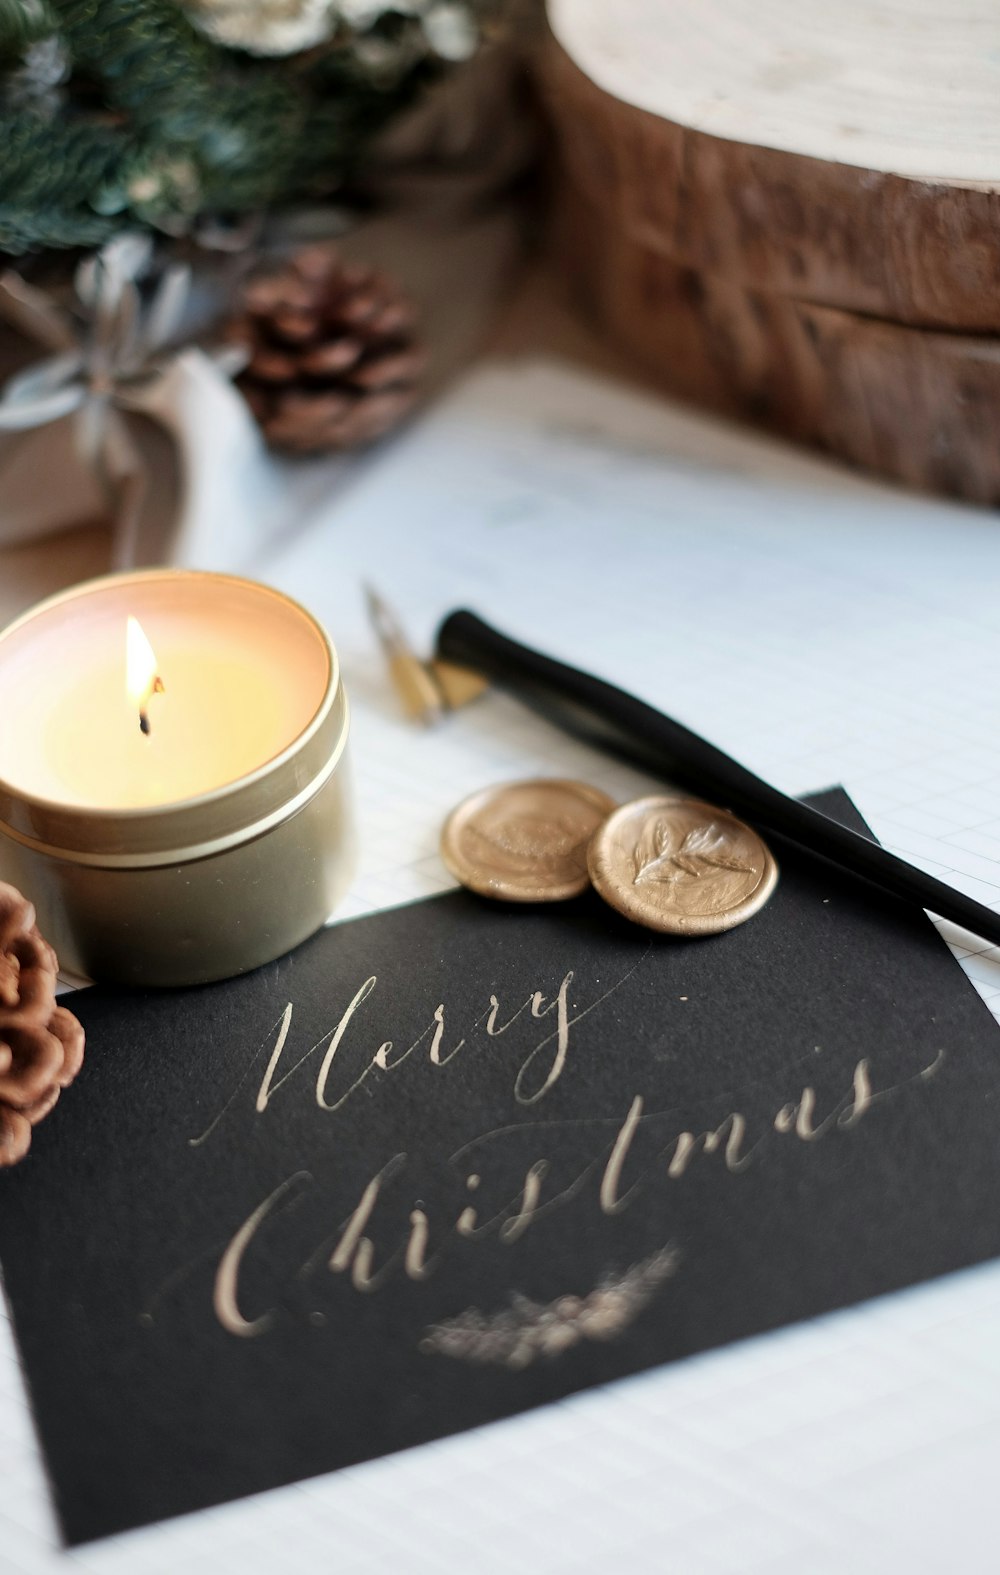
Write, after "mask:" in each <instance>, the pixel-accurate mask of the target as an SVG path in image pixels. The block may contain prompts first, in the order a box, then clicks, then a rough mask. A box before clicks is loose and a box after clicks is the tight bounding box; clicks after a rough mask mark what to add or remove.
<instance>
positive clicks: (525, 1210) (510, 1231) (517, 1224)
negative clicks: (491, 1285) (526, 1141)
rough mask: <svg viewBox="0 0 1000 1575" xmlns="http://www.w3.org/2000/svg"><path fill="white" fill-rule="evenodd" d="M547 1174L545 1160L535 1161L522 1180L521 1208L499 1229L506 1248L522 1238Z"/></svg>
mask: <svg viewBox="0 0 1000 1575" xmlns="http://www.w3.org/2000/svg"><path fill="white" fill-rule="evenodd" d="M548 1173H549V1162H548V1160H547V1159H536V1161H535V1163H534V1164H533V1165H532V1166H531V1167H530V1169H529V1170H528V1173H527V1175H526V1176H525V1178H524V1190H523V1192H522V1194H521V1206H520V1208H519V1209H518V1211H517V1213H516V1214H515V1215H513V1217H512V1218H511V1219H508V1220H505V1221H504V1223H503V1224H502V1225H501V1227H500V1231H499V1235H500V1240H501V1241H502V1242H504V1244H505V1245H506V1246H508V1247H509V1246H510V1244H511V1242H513V1241H517V1240H518V1239H519V1238H520V1237H521V1236H523V1235H524V1233H525V1231H526V1230H527V1228H528V1226H529V1225H530V1224H531V1220H532V1216H533V1215H534V1212H535V1210H536V1209H537V1207H538V1199H539V1197H540V1196H541V1191H542V1182H543V1181H544V1180H545V1177H546V1176H547V1175H548Z"/></svg>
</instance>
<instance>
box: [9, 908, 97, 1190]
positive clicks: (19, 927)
mask: <svg viewBox="0 0 1000 1575" xmlns="http://www.w3.org/2000/svg"><path fill="white" fill-rule="evenodd" d="M58 967H59V964H58V962H57V961H56V954H55V952H54V951H53V950H52V947H51V946H50V945H49V944H48V942H47V941H43V940H42V937H41V936H40V935H39V933H38V930H37V929H36V927H35V910H34V908H33V907H32V906H31V903H30V902H26V901H25V899H24V898H23V897H22V896H21V893H20V892H19V891H16V890H15V889H14V887H13V886H7V885H5V884H4V883H3V882H2V881H0V1167H2V1166H4V1165H16V1164H17V1162H18V1160H19V1159H23V1158H24V1156H25V1154H26V1153H27V1152H28V1148H29V1147H30V1144H31V1129H32V1127H33V1126H36V1125H37V1124H38V1122H39V1121H41V1119H42V1117H43V1116H47V1115H48V1113H49V1111H50V1110H51V1109H52V1107H53V1105H54V1104H55V1102H56V1100H57V1099H58V1098H59V1095H60V1092H61V1091H62V1089H64V1088H65V1087H66V1086H67V1084H69V1083H72V1081H73V1079H74V1077H75V1076H76V1074H77V1072H79V1070H80V1067H81V1065H82V1064H83V1029H82V1027H81V1026H80V1024H79V1023H78V1022H77V1020H76V1018H75V1017H74V1016H73V1014H72V1012H68V1011H67V1010H66V1008H65V1007H64V1006H57V1005H56V974H57V972H58Z"/></svg>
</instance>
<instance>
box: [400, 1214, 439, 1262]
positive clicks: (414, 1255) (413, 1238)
mask: <svg viewBox="0 0 1000 1575" xmlns="http://www.w3.org/2000/svg"><path fill="white" fill-rule="evenodd" d="M403 1267H404V1269H405V1270H406V1273H407V1274H408V1275H409V1277H410V1279H411V1280H426V1279H427V1277H428V1276H429V1275H431V1274H433V1273H434V1270H435V1268H436V1267H437V1260H436V1259H432V1260H431V1262H430V1263H428V1261H427V1215H426V1214H425V1213H424V1211H423V1209H421V1208H416V1209H414V1210H413V1212H412V1213H411V1215H410V1239H409V1241H408V1242H407V1243H406V1255H405V1257H404V1259H403Z"/></svg>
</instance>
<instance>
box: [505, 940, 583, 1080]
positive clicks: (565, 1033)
mask: <svg viewBox="0 0 1000 1575" xmlns="http://www.w3.org/2000/svg"><path fill="white" fill-rule="evenodd" d="M572 982H573V970H572V969H570V971H569V973H568V974H567V975H566V977H565V979H564V980H563V982H562V984H561V985H560V986H559V989H558V991H557V993H556V998H555V1000H554V1001H550V1002H549V1004H548V1006H543V1005H542V1002H543V1001H544V999H545V997H544V995H543V994H542V992H541V991H540V990H538V991H536V992H535V994H534V995H533V996H532V998H531V1015H532V1017H535V1018H541V1017H545V1016H547V1014H548V1013H549V1012H551V1011H553V1010H554V1011H555V1013H556V1031H555V1033H554V1034H550V1035H549V1036H548V1038H547V1039H543V1040H542V1041H541V1043H540V1044H537V1045H536V1046H535V1048H534V1050H532V1052H531V1054H530V1055H529V1056H528V1059H527V1060H526V1061H525V1062H524V1063H523V1065H522V1067H521V1070H520V1071H519V1072H518V1074H517V1077H516V1078H515V1080H514V1098H515V1099H516V1100H517V1102H518V1104H519V1105H536V1104H537V1103H538V1101H539V1100H540V1099H544V1098H545V1095H546V1094H547V1093H548V1091H549V1089H550V1088H551V1087H552V1086H553V1084H554V1083H557V1082H558V1081H559V1078H560V1076H561V1075H562V1070H563V1067H564V1066H565V1065H566V1055H567V1053H568V1051H569V1029H570V1020H569V1007H568V1005H567V998H568V992H569V987H570V985H571V984H572ZM552 1039H555V1041H556V1051H555V1055H554V1057H553V1060H552V1065H551V1066H550V1067H549V1070H548V1074H547V1076H546V1078H545V1080H544V1082H543V1083H542V1085H541V1087H540V1088H537V1089H536V1090H535V1092H534V1093H533V1094H525V1093H524V1091H523V1085H524V1082H525V1080H526V1078H527V1074H528V1069H529V1068H530V1067H531V1065H532V1063H533V1062H534V1060H535V1057H536V1056H538V1055H539V1054H540V1053H541V1051H542V1050H544V1048H545V1046H546V1045H547V1044H548V1043H549V1042H550V1041H551V1040H552Z"/></svg>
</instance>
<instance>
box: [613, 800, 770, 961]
mask: <svg viewBox="0 0 1000 1575" xmlns="http://www.w3.org/2000/svg"><path fill="white" fill-rule="evenodd" d="M587 859H588V865H589V869H590V878H591V880H592V881H593V883H594V886H595V888H596V890H597V891H598V893H599V894H600V896H602V897H603V898H604V900H605V902H607V903H610V905H611V907H612V908H617V909H618V912H619V913H623V914H624V915H625V917H626V918H627V919H632V920H633V921H634V922H635V923H636V924H644V925H646V927H647V928H648V929H651V930H662V931H665V932H666V933H667V934H669V935H715V934H717V933H718V932H719V931H720V930H731V929H733V928H734V926H735V925H737V924H743V923H744V922H745V921H746V920H747V919H749V918H752V917H753V915H754V914H755V913H756V912H757V911H758V909H760V908H762V907H763V906H764V904H765V902H766V901H767V899H768V897H770V895H771V893H772V891H773V890H774V887H775V884H776V882H777V879H778V866H777V865H776V864H775V862H774V859H773V857H772V856H771V853H770V851H769V850H768V848H767V847H766V846H765V845H764V843H763V842H762V841H761V839H760V837H758V835H757V833H756V832H755V831H753V830H752V829H751V827H750V826H747V825H744V823H743V821H742V820H737V819H736V816H735V815H730V814H729V812H728V810H724V809H716V808H715V807H714V806H713V805H712V804H703V803H702V802H701V801H700V800H699V799H695V798H640V799H636V801H635V802H634V803H632V804H623V805H622V806H621V808H620V809H617V810H615V812H614V814H613V815H610V816H609V817H608V819H607V820H606V821H605V822H604V824H603V825H602V826H601V827H600V828H599V829H598V830H597V831H596V832H595V833H594V837H593V839H592V841H591V844H590V848H589V851H588V855H587Z"/></svg>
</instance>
